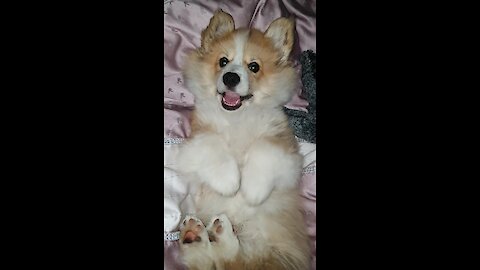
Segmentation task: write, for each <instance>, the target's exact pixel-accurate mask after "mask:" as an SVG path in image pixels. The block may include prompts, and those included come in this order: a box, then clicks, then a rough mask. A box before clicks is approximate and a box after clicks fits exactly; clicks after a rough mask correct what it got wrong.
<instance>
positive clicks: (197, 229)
mask: <svg viewBox="0 0 480 270" xmlns="http://www.w3.org/2000/svg"><path fill="white" fill-rule="evenodd" d="M206 239H208V234H207V232H206V229H205V225H203V223H202V221H201V220H200V219H198V218H196V217H193V216H186V217H185V219H184V220H183V221H182V223H181V224H180V243H182V244H184V245H185V244H191V243H195V242H202V241H203V242H204V241H205V240H206Z"/></svg>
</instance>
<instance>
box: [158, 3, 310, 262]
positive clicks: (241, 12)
mask: <svg viewBox="0 0 480 270" xmlns="http://www.w3.org/2000/svg"><path fill="white" fill-rule="evenodd" d="M219 8H221V9H223V10H224V11H226V12H228V13H230V14H231V15H232V16H233V18H234V20H235V25H236V27H241V26H250V27H255V28H258V29H260V30H262V31H263V30H265V29H266V28H267V26H268V24H269V23H270V22H271V21H272V20H274V19H276V18H278V17H280V16H289V15H293V16H295V18H296V31H297V43H296V47H295V51H294V53H293V56H292V58H293V59H297V60H298V59H299V57H298V56H299V55H300V53H301V52H302V51H305V50H313V51H314V52H316V43H315V35H316V26H315V24H316V19H315V15H316V2H315V1H304V0H296V1H250V0H237V1H213V0H203V1H164V22H165V26H164V53H165V55H164V82H165V83H164V120H165V122H164V157H165V159H164V160H165V163H164V175H165V176H164V188H165V189H164V190H165V193H164V203H165V208H164V224H165V226H164V238H165V240H164V255H165V257H164V269H169V270H173V269H184V268H183V267H182V266H181V265H180V264H179V263H178V260H177V256H178V241H177V240H176V239H177V236H178V223H179V222H180V220H181V218H182V214H185V212H188V211H189V209H190V207H191V201H190V198H189V196H187V191H186V186H185V184H184V183H182V180H181V179H180V178H179V177H178V176H177V174H176V168H178V166H181V164H176V162H175V159H176V158H175V157H176V153H177V150H178V146H179V145H180V144H181V143H182V141H183V139H184V138H187V137H188V136H189V135H190V126H189V123H188V119H189V113H190V110H191V109H192V108H193V106H194V100H193V96H192V94H191V93H190V92H189V91H188V90H187V89H186V88H185V87H184V86H183V78H182V75H181V67H182V64H183V59H184V57H185V55H186V54H187V53H188V52H189V51H191V50H192V49H194V48H195V47H197V46H198V45H199V44H200V33H201V30H202V29H203V28H205V27H206V26H207V25H208V22H209V20H210V18H211V16H212V14H213V12H214V11H215V10H217V9H219ZM296 65H297V70H298V71H299V72H300V68H301V66H300V65H299V61H297V62H296ZM301 91H302V87H301V82H300V81H299V84H298V91H297V93H298V95H297V96H294V98H293V99H292V100H291V101H290V102H289V103H288V104H287V105H286V107H288V108H291V109H297V110H306V109H305V107H306V106H307V105H308V103H307V102H306V101H305V100H304V99H302V98H300V96H299V95H300V93H301ZM299 141H300V146H301V153H302V154H303V155H304V157H305V162H304V171H303V176H302V179H301V192H302V196H303V202H304V209H305V217H306V222H307V226H308V232H309V235H310V237H311V244H312V269H315V268H316V267H315V266H316V257H315V250H316V240H315V239H316V229H315V223H316V205H315V201H316V159H315V157H316V145H315V144H311V143H307V142H303V141H302V140H299Z"/></svg>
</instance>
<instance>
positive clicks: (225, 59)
mask: <svg viewBox="0 0 480 270" xmlns="http://www.w3.org/2000/svg"><path fill="white" fill-rule="evenodd" d="M218 64H219V65H220V67H224V66H226V65H227V64H228V59H227V58H226V57H222V58H220V61H218Z"/></svg>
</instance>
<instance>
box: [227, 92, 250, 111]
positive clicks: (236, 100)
mask: <svg viewBox="0 0 480 270" xmlns="http://www.w3.org/2000/svg"><path fill="white" fill-rule="evenodd" d="M220 95H221V96H222V100H221V102H222V107H223V108H224V109H225V110H228V111H234V110H236V109H238V108H240V107H241V106H242V101H244V100H248V99H250V98H251V97H253V95H252V94H248V95H246V96H243V97H241V96H240V95H239V94H237V93H235V92H233V91H230V90H227V91H225V92H224V93H221V94H220Z"/></svg>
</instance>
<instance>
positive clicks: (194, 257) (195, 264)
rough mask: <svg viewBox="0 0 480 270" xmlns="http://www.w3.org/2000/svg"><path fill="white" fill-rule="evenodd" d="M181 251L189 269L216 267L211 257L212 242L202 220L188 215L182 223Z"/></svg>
mask: <svg viewBox="0 0 480 270" xmlns="http://www.w3.org/2000/svg"><path fill="white" fill-rule="evenodd" d="M179 241H180V251H181V258H182V261H183V263H184V264H185V265H186V266H187V267H188V269H206V270H208V269H214V262H213V261H212V259H211V244H210V242H209V240H208V233H207V230H206V228H205V226H204V225H203V223H202V221H201V220H199V219H198V218H196V217H193V216H186V217H185V219H184V220H183V222H182V223H181V224H180V240H179Z"/></svg>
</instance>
